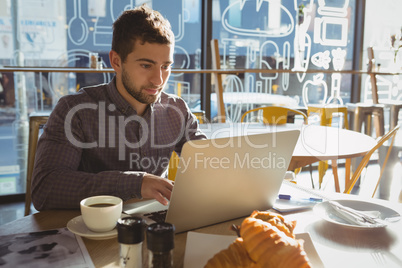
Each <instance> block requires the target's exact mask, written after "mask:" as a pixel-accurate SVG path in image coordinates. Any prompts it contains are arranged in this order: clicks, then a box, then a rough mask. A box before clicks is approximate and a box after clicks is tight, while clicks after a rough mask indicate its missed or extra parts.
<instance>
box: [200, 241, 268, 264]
mask: <svg viewBox="0 0 402 268" xmlns="http://www.w3.org/2000/svg"><path fill="white" fill-rule="evenodd" d="M204 268H260V266H259V265H257V264H256V263H255V262H254V261H253V260H251V259H250V257H249V256H248V253H247V251H246V249H245V248H244V246H243V239H242V238H241V237H239V238H237V239H236V240H235V241H234V242H233V243H232V244H230V246H229V247H228V248H227V249H224V250H221V251H220V252H218V253H217V254H215V255H214V256H213V257H212V258H211V259H210V260H209V261H208V262H207V264H206V265H205V267H204Z"/></svg>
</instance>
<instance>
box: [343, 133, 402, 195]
mask: <svg viewBox="0 0 402 268" xmlns="http://www.w3.org/2000/svg"><path fill="white" fill-rule="evenodd" d="M398 130H399V126H396V127H395V128H394V129H392V130H391V131H389V132H388V133H387V134H385V135H384V136H383V137H381V138H380V139H379V140H378V142H377V144H376V145H375V146H374V147H373V148H372V149H371V150H370V151H369V152H367V154H366V155H365V156H364V157H363V160H362V161H361V162H360V164H359V166H358V167H357V169H356V171H355V172H354V173H353V176H352V178H351V179H350V180H349V181H347V182H345V191H344V193H345V194H350V192H351V191H352V189H353V187H354V185H355V184H356V181H357V180H358V179H359V177H360V175H361V173H362V171H363V169H364V168H365V167H366V166H367V164H368V162H369V161H370V158H371V156H372V155H373V153H374V152H375V151H376V150H377V149H378V148H380V147H381V146H382V145H383V144H384V143H385V142H386V141H388V140H389V139H390V138H392V140H391V143H390V146H389V148H388V152H387V155H386V156H385V159H384V162H383V165H382V167H381V171H380V176H379V178H378V180H377V183H376V185H375V188H374V191H373V194H372V197H374V195H375V193H376V191H377V188H378V185H379V184H380V181H381V177H382V174H383V172H384V169H385V166H386V164H387V161H388V157H389V154H390V152H391V150H392V146H393V144H394V140H395V136H396V133H397V131H398Z"/></svg>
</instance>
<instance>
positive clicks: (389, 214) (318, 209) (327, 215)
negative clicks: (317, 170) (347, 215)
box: [314, 200, 401, 229]
mask: <svg viewBox="0 0 402 268" xmlns="http://www.w3.org/2000/svg"><path fill="white" fill-rule="evenodd" d="M334 201H337V202H338V203H340V204H341V205H343V206H347V207H351V208H353V209H356V210H361V211H378V212H380V214H381V215H380V217H379V218H380V219H382V220H383V221H385V222H388V223H393V222H396V221H399V220H400V218H401V215H399V213H398V212H396V211H395V210H393V209H391V208H387V207H384V206H381V205H378V204H374V203H370V202H365V201H358V200H334ZM314 212H315V213H317V214H318V215H319V216H320V217H321V218H322V219H324V220H326V221H328V222H332V223H335V224H338V225H342V226H346V227H353V228H359V229H372V228H383V227H384V226H375V225H373V226H360V225H354V224H351V223H349V222H347V221H345V220H344V219H342V218H340V217H339V216H337V213H336V212H335V210H334V209H333V208H332V207H331V205H330V204H329V203H328V202H327V201H326V202H322V203H319V204H317V205H315V206H314Z"/></svg>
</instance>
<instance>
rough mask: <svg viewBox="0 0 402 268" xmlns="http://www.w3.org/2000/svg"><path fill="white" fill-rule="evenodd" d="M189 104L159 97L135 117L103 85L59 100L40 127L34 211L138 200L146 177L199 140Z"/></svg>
mask: <svg viewBox="0 0 402 268" xmlns="http://www.w3.org/2000/svg"><path fill="white" fill-rule="evenodd" d="M204 138H206V136H205V135H204V134H203V133H202V132H201V131H200V129H199V127H198V122H197V119H196V117H195V116H194V115H193V114H192V113H191V111H190V110H189V108H188V106H187V104H186V103H185V102H184V100H182V99H181V98H179V97H177V96H175V95H169V94H166V93H164V92H162V93H161V96H160V98H159V100H158V101H157V102H155V103H154V104H152V105H150V106H149V107H148V108H147V110H146V111H145V113H144V114H143V115H141V116H138V115H137V113H136V111H135V110H134V109H133V108H132V107H131V106H130V105H129V103H128V102H127V101H126V100H125V99H124V98H123V97H122V96H121V95H120V94H119V92H118V91H117V88H116V86H115V79H113V80H112V81H111V82H110V83H109V84H103V85H98V86H94V87H87V88H83V89H81V90H80V91H79V92H78V93H77V94H73V95H68V96H65V97H62V98H61V99H60V100H59V102H58V103H57V105H56V107H55V108H54V110H53V112H52V114H51V115H50V117H49V120H48V122H47V124H46V126H45V127H44V132H43V134H42V135H41V137H40V139H39V142H38V147H37V151H36V157H35V166H34V171H33V176H32V201H33V204H34V206H35V208H36V209H38V210H44V209H52V208H66V209H69V208H79V202H80V200H82V199H84V198H86V197H88V196H92V195H114V196H118V197H120V198H122V199H123V200H127V199H130V198H141V184H142V178H143V176H144V174H145V173H151V174H155V175H158V176H164V175H165V173H166V170H167V166H168V162H169V158H170V156H171V153H172V151H176V152H177V153H179V154H180V152H181V148H182V146H183V144H184V143H185V142H186V141H187V140H194V139H204Z"/></svg>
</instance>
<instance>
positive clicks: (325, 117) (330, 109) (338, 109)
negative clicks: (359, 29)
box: [307, 104, 349, 193]
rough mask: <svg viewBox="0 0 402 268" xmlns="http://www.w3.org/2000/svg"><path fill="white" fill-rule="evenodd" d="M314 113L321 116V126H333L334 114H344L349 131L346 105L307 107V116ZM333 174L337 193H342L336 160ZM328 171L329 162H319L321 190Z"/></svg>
mask: <svg viewBox="0 0 402 268" xmlns="http://www.w3.org/2000/svg"><path fill="white" fill-rule="evenodd" d="M312 113H316V114H318V115H319V116H320V125H321V126H332V119H333V116H334V114H343V127H344V128H346V129H348V125H349V123H348V108H347V107H346V106H344V105H338V104H326V105H321V104H310V105H309V106H308V107H307V116H311V114H312ZM331 167H332V173H333V175H334V182H335V191H337V192H338V193H339V192H340V187H339V179H338V163H337V161H336V160H333V161H331ZM327 169H328V161H320V162H318V183H319V187H320V188H321V184H322V181H323V178H324V175H325V172H326V171H327Z"/></svg>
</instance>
